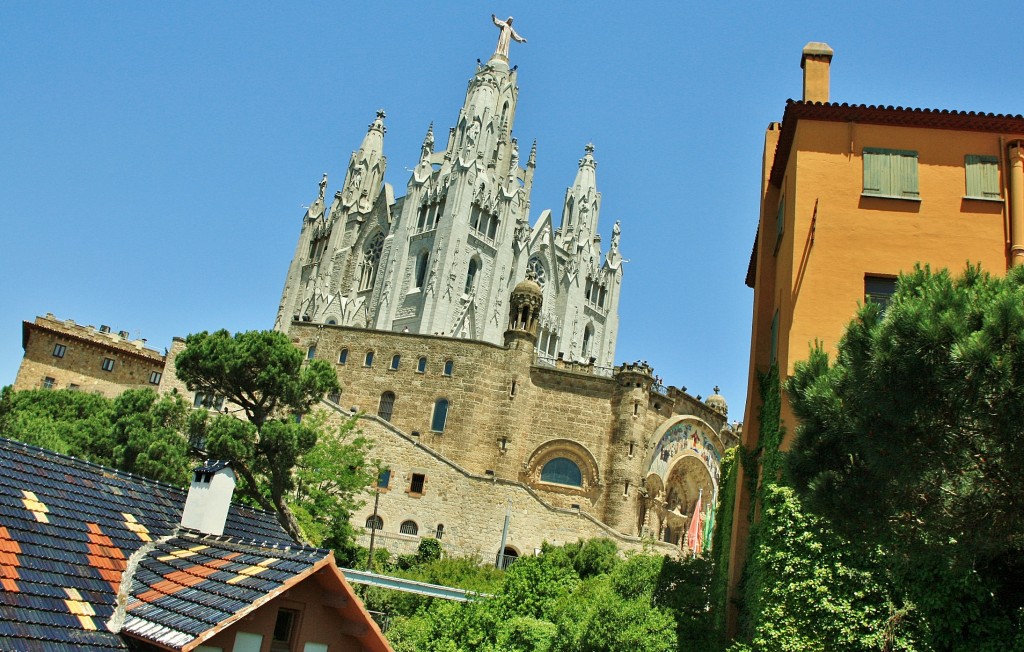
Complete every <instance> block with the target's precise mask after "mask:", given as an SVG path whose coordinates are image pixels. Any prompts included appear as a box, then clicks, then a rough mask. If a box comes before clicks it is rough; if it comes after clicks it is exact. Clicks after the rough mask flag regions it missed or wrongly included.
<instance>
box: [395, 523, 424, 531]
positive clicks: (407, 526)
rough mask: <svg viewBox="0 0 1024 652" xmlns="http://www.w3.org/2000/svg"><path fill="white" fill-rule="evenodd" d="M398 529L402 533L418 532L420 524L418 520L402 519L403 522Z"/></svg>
mask: <svg viewBox="0 0 1024 652" xmlns="http://www.w3.org/2000/svg"><path fill="white" fill-rule="evenodd" d="M398 531H399V532H401V533H402V534H418V533H419V531H420V526H418V525H416V521H402V524H401V525H400V526H398Z"/></svg>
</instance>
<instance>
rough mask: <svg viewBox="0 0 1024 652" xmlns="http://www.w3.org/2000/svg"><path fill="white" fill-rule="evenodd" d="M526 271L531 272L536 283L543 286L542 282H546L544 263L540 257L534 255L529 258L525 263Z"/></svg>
mask: <svg viewBox="0 0 1024 652" xmlns="http://www.w3.org/2000/svg"><path fill="white" fill-rule="evenodd" d="M526 271H528V272H533V275H534V276H535V277H536V278H534V280H535V281H537V285H539V286H541V287H544V283H545V282H547V275H546V273H545V272H544V263H542V262H540V258H537V257H536V256H534V257H532V258H530V260H529V262H527V263H526Z"/></svg>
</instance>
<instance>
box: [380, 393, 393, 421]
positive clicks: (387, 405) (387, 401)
mask: <svg viewBox="0 0 1024 652" xmlns="http://www.w3.org/2000/svg"><path fill="white" fill-rule="evenodd" d="M394 409H395V393H394V392H384V393H383V394H381V395H380V405H379V406H378V407H377V416H379V417H380V418H381V419H384V420H385V421H391V413H392V412H393V411H394Z"/></svg>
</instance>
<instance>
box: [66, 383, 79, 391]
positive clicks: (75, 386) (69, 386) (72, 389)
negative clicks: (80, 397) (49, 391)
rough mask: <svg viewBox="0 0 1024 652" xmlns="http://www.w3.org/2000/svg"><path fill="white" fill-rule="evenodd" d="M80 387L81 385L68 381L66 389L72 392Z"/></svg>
mask: <svg viewBox="0 0 1024 652" xmlns="http://www.w3.org/2000/svg"><path fill="white" fill-rule="evenodd" d="M80 389H82V387H81V386H80V385H76V384H75V383H70V384H69V385H68V390H69V391H72V392H77V391H78V390H80Z"/></svg>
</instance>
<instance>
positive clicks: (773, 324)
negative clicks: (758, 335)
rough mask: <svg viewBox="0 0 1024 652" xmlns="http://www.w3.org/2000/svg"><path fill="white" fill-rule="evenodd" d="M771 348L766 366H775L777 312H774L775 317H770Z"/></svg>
mask: <svg viewBox="0 0 1024 652" xmlns="http://www.w3.org/2000/svg"><path fill="white" fill-rule="evenodd" d="M771 345H772V348H771V358H769V359H768V364H770V365H773V364H775V359H776V358H777V356H778V354H779V311H778V310H776V311H775V315H774V316H773V317H772V343H771Z"/></svg>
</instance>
